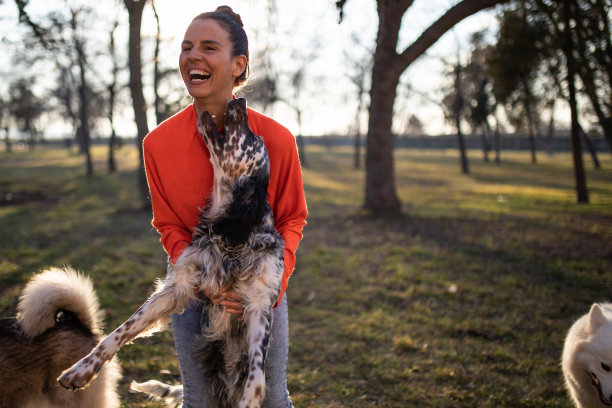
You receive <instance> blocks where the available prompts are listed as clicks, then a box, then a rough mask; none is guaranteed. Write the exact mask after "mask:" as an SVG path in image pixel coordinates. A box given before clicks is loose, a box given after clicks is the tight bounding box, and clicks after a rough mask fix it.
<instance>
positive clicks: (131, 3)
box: [124, 0, 151, 208]
mask: <svg viewBox="0 0 612 408" xmlns="http://www.w3.org/2000/svg"><path fill="white" fill-rule="evenodd" d="M124 2H125V7H126V8H127V10H128V13H129V27H130V32H129V54H128V65H129V69H130V92H131V94H132V105H133V108H134V119H135V121H136V128H137V130H138V135H137V141H136V143H137V144H138V153H139V166H138V189H139V191H140V196H141V198H142V201H143V204H144V206H145V207H146V208H150V206H151V202H150V200H149V198H148V195H149V191H148V186H147V177H146V174H145V167H144V156H143V153H142V142H143V140H144V138H145V136H146V135H147V134H148V133H149V127H148V124H147V104H146V102H145V98H144V93H143V90H142V60H141V55H140V42H141V38H140V26H141V24H142V12H143V10H144V6H145V4H146V3H147V2H146V0H140V1H139V0H124Z"/></svg>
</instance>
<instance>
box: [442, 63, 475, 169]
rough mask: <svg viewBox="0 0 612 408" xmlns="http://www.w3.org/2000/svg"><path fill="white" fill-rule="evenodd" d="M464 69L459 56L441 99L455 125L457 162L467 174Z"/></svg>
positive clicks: (447, 115) (468, 166) (447, 117)
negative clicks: (463, 123)
mask: <svg viewBox="0 0 612 408" xmlns="http://www.w3.org/2000/svg"><path fill="white" fill-rule="evenodd" d="M464 71H465V67H464V66H462V65H461V62H460V61H459V57H457V62H456V63H455V64H453V65H452V70H451V75H452V78H453V85H452V86H451V87H450V89H449V92H448V93H447V95H446V96H445V97H444V98H443V99H442V107H443V109H444V111H445V115H444V116H445V117H446V119H447V120H448V121H449V122H451V123H453V124H454V125H455V129H457V146H458V148H459V162H460V164H461V172H462V173H463V174H469V172H470V165H469V160H468V156H467V149H466V146H465V137H464V136H463V131H462V128H461V123H462V121H463V118H464V117H466V116H467V108H468V104H467V101H466V99H467V96H466V92H465V86H464V80H463V76H464Z"/></svg>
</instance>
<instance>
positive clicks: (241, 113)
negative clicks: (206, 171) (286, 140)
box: [198, 98, 269, 181]
mask: <svg viewBox="0 0 612 408" xmlns="http://www.w3.org/2000/svg"><path fill="white" fill-rule="evenodd" d="M198 129H199V130H200V133H201V134H202V137H203V138H204V141H205V142H206V146H207V147H208V150H209V151H210V156H211V162H212V163H213V166H214V167H215V171H221V172H222V173H223V175H224V176H226V177H228V178H229V179H230V180H231V181H235V180H237V179H238V178H240V177H242V176H248V177H250V176H259V177H261V176H265V177H266V178H267V176H268V174H269V160H268V151H267V150H266V147H265V145H264V141H263V138H262V137H261V136H258V135H256V134H255V133H253V132H252V131H251V129H250V128H249V121H248V114H247V108H246V100H245V99H242V98H240V99H234V100H231V101H230V102H228V104H227V108H226V111H225V121H224V126H223V132H222V133H219V131H218V130H217V127H216V126H215V124H214V122H213V118H212V115H211V114H210V113H209V112H203V113H202V114H201V115H200V118H199V122H198Z"/></svg>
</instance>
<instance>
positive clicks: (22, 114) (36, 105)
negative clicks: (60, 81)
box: [9, 78, 45, 150]
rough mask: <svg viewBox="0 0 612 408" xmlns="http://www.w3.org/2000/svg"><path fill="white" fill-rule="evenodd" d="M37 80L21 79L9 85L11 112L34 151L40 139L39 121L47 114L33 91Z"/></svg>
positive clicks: (40, 100)
mask: <svg viewBox="0 0 612 408" xmlns="http://www.w3.org/2000/svg"><path fill="white" fill-rule="evenodd" d="M34 84H35V80H34V79H33V78H21V79H18V80H17V81H15V82H13V83H11V84H10V85H9V95H11V97H10V99H9V106H10V108H9V112H10V114H11V116H12V117H13V119H14V122H15V123H16V124H17V127H18V128H19V130H20V131H22V132H24V133H25V135H26V136H27V138H28V139H27V142H28V146H29V149H30V150H32V149H34V144H35V142H36V141H37V140H38V139H39V138H40V135H41V132H40V130H39V129H38V124H37V122H38V119H39V118H40V117H41V115H42V114H43V113H44V112H45V105H44V103H43V101H42V99H40V98H39V97H37V96H36V95H35V94H34V92H33V91H32V88H33V85H34Z"/></svg>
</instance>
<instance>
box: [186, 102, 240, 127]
mask: <svg viewBox="0 0 612 408" xmlns="http://www.w3.org/2000/svg"><path fill="white" fill-rule="evenodd" d="M231 99H232V97H231V96H230V98H229V99H227V100H221V101H202V100H197V99H196V100H194V102H193V106H194V108H195V110H196V114H197V115H198V118H199V117H200V115H201V114H202V112H206V111H208V112H210V114H211V115H212V116H213V122H215V126H217V129H221V128H222V127H223V123H224V120H225V109H226V107H227V102H229V101H230V100H231Z"/></svg>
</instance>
